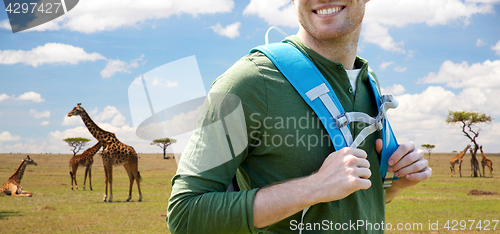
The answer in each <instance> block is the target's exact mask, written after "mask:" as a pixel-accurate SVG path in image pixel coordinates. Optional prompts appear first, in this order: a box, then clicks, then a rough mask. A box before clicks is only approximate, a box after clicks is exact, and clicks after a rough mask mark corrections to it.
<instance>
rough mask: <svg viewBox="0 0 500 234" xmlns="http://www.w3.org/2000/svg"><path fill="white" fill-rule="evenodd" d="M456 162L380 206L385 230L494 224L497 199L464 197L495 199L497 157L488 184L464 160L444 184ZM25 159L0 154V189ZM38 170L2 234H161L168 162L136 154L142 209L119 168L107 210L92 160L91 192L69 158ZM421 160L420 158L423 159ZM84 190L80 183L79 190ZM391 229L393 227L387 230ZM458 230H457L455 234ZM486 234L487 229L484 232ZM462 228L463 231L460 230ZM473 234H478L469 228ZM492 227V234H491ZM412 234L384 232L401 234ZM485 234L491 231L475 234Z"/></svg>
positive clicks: (434, 162) (55, 158)
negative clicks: (387, 225) (462, 223)
mask: <svg viewBox="0 0 500 234" xmlns="http://www.w3.org/2000/svg"><path fill="white" fill-rule="evenodd" d="M455 155H456V154H432V155H431V157H432V158H431V160H430V161H429V162H430V166H431V167H432V168H433V176H432V177H431V179H429V180H427V181H425V182H422V183H421V184H419V185H417V186H415V187H413V188H410V189H408V190H406V191H404V192H402V193H401V194H400V196H399V197H398V198H397V199H395V200H394V201H393V202H392V203H390V204H389V205H387V219H386V223H391V224H393V225H394V226H395V225H397V224H398V223H403V224H406V223H422V227H423V231H420V232H422V233H427V232H429V228H428V226H429V223H435V222H436V221H438V222H439V230H437V231H433V232H437V233H456V232H470V231H460V230H458V231H451V230H446V229H445V228H444V224H445V223H446V222H447V221H448V220H449V221H450V222H451V221H452V220H457V221H458V222H460V221H461V220H476V221H479V220H483V221H484V220H499V219H500V196H498V195H489V196H487V195H486V196H471V195H467V194H468V193H469V191H470V190H473V189H476V190H482V191H489V192H493V193H500V186H499V185H500V155H497V154H495V155H494V154H487V157H488V158H489V159H491V160H492V161H493V167H494V168H495V170H494V171H493V178H471V177H470V162H469V160H470V156H469V155H466V156H465V157H464V163H463V165H462V175H463V177H451V176H450V169H449V159H450V158H451V157H453V156H455ZM25 156H26V155H25V154H0V183H4V182H5V181H6V180H7V178H8V177H9V176H11V175H12V173H13V172H14V171H15V170H16V169H17V167H18V166H19V163H20V162H21V160H22V159H23V158H24V157H25ZM30 156H31V158H32V159H33V160H34V161H35V162H37V163H38V166H29V167H28V168H27V170H26V172H25V174H24V178H23V180H22V185H23V187H24V189H25V190H27V191H31V192H33V197H31V198H26V197H6V196H2V197H0V226H1V227H2V231H4V232H14V233H74V232H77V233H169V232H168V229H167V224H166V222H165V218H166V217H165V215H166V210H167V200H168V197H169V196H170V192H171V189H172V188H171V183H170V180H171V178H172V176H173V175H174V173H175V171H176V167H177V166H176V163H175V160H172V159H170V160H163V159H162V155H160V154H141V155H140V159H139V170H140V172H141V175H142V177H143V181H142V183H141V188H142V191H143V195H144V199H143V202H141V203H139V202H137V199H138V194H137V187H136V186H134V188H133V194H132V201H131V202H128V203H127V202H125V199H126V198H127V196H128V178H127V176H126V173H125V170H124V168H123V167H115V168H114V170H113V175H114V183H113V185H114V186H113V189H114V190H113V191H114V202H113V203H102V202H101V201H102V198H103V194H104V170H103V167H102V160H101V158H100V156H98V155H96V156H95V158H94V161H95V163H94V166H93V170H92V172H93V173H92V174H93V177H92V178H93V180H92V181H93V184H92V185H93V188H94V191H90V190H89V189H88V185H87V190H82V187H83V174H84V168H79V170H78V172H77V180H78V182H79V187H80V190H75V191H72V190H71V189H70V186H71V180H70V176H69V166H68V161H69V159H70V158H71V155H68V154H66V155H63V154H43V155H40V154H38V155H37V154H33V155H30ZM425 157H426V158H427V155H426V156H425ZM87 183H88V182H87ZM394 228H395V227H394ZM456 228H457V229H460V226H459V225H458V226H456ZM490 228H493V226H492V225H491V226H490ZM468 229H469V226H467V230H468ZM472 229H473V230H476V231H478V229H476V228H475V227H473V228H472ZM499 229H500V224H498V225H497V227H496V230H497V231H496V232H498V230H499ZM405 232H411V233H414V232H415V231H394V230H392V231H388V233H405ZM481 233H493V231H481Z"/></svg>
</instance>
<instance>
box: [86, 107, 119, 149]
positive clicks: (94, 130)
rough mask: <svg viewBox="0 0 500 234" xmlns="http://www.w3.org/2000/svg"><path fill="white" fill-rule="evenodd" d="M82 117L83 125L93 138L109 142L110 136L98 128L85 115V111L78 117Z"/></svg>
mask: <svg viewBox="0 0 500 234" xmlns="http://www.w3.org/2000/svg"><path fill="white" fill-rule="evenodd" d="M80 117H82V120H83V123H84V124H85V126H86V127H87V129H88V130H89V132H90V134H92V136H94V137H95V138H96V139H97V140H98V141H102V142H107V140H109V135H110V134H112V133H110V132H107V131H105V130H103V129H102V128H100V127H99V126H98V125H97V124H96V123H95V122H94V121H93V120H92V119H91V118H90V116H89V114H87V111H85V110H83V114H81V115H80Z"/></svg>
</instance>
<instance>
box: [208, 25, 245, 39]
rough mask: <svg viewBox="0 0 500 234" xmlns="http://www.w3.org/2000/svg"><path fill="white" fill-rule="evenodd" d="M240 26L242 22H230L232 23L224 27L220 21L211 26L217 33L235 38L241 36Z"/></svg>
mask: <svg viewBox="0 0 500 234" xmlns="http://www.w3.org/2000/svg"><path fill="white" fill-rule="evenodd" d="M240 26H241V23H240V22H236V23H233V24H230V25H228V26H226V27H225V28H223V27H222V26H221V25H220V23H217V24H216V25H215V26H212V27H210V28H211V29H212V30H214V32H215V33H217V34H219V35H221V36H225V37H229V38H231V39H234V38H236V37H239V36H240V31H239V29H240Z"/></svg>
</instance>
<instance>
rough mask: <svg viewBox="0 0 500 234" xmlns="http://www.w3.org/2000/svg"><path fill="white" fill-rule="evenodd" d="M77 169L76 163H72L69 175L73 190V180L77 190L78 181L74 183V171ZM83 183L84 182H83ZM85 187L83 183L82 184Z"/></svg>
mask: <svg viewBox="0 0 500 234" xmlns="http://www.w3.org/2000/svg"><path fill="white" fill-rule="evenodd" d="M77 170H78V165H72V166H71V171H70V172H69V175H70V176H71V190H73V181H75V185H76V190H78V183H76V171H77ZM84 184H85V182H84ZM84 188H85V185H84Z"/></svg>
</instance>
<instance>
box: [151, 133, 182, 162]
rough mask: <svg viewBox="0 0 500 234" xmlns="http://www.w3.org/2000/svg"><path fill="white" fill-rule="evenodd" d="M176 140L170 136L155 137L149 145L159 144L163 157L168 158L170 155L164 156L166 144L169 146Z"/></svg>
mask: <svg viewBox="0 0 500 234" xmlns="http://www.w3.org/2000/svg"><path fill="white" fill-rule="evenodd" d="M175 142H177V140H176V139H172V138H161V139H156V140H154V141H153V142H152V143H151V145H157V146H159V147H160V148H162V149H163V159H169V158H170V157H168V158H167V157H166V153H167V148H168V146H170V145H171V144H172V143H175Z"/></svg>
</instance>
